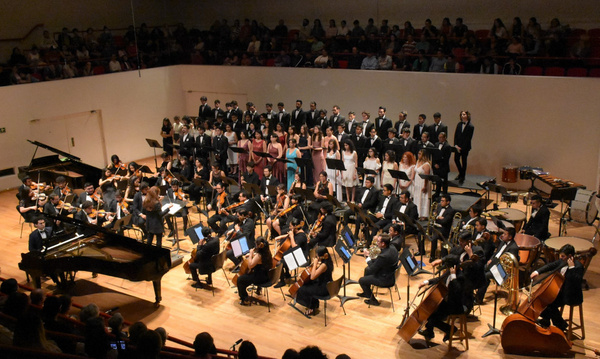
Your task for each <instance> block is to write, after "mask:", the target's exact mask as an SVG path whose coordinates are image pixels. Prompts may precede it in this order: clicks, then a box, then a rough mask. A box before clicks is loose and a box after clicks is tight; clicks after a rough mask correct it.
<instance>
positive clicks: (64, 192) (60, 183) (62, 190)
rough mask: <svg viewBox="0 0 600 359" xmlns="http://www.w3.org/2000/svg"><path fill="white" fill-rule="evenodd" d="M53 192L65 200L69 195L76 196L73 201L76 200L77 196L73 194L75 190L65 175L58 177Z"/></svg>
mask: <svg viewBox="0 0 600 359" xmlns="http://www.w3.org/2000/svg"><path fill="white" fill-rule="evenodd" d="M53 193H56V194H57V195H58V197H59V198H60V199H61V200H63V201H64V200H65V198H66V197H67V196H68V195H73V196H74V198H73V200H72V202H71V203H75V202H76V198H77V196H76V195H74V194H73V190H72V189H71V188H70V187H69V185H68V184H67V179H66V178H65V177H64V176H58V177H56V187H54V191H53Z"/></svg>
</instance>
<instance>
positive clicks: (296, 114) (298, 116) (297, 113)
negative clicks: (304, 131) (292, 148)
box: [292, 100, 307, 133]
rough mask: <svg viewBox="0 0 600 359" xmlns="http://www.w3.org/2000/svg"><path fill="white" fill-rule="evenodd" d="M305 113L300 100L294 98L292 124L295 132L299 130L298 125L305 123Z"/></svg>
mask: <svg viewBox="0 0 600 359" xmlns="http://www.w3.org/2000/svg"><path fill="white" fill-rule="evenodd" d="M306 115H307V113H306V112H305V111H304V110H303V109H302V100H296V109H294V111H292V126H294V128H295V129H296V133H298V132H299V131H300V127H302V125H304V124H306Z"/></svg>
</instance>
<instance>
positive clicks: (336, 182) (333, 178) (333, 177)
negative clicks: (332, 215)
mask: <svg viewBox="0 0 600 359" xmlns="http://www.w3.org/2000/svg"><path fill="white" fill-rule="evenodd" d="M337 154H338V153H337V152H334V153H329V152H328V153H327V155H326V156H325V157H326V158H329V159H334V160H335V159H337V158H336V156H337ZM325 172H327V179H328V180H329V182H331V183H332V184H333V191H334V192H335V194H336V198H337V200H338V201H340V202H341V201H342V198H343V197H342V196H343V193H342V186H341V183H340V178H339V177H338V176H337V172H338V171H336V170H333V169H329V167H327V166H325Z"/></svg>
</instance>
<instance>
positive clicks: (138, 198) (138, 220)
mask: <svg viewBox="0 0 600 359" xmlns="http://www.w3.org/2000/svg"><path fill="white" fill-rule="evenodd" d="M142 203H143V195H142V192H138V193H136V194H135V195H134V196H133V205H132V206H131V213H132V214H133V217H132V218H131V221H132V222H133V224H135V225H136V226H138V227H141V228H142V231H143V232H144V233H146V226H145V225H144V223H146V220H144V219H143V218H142V217H140V214H142V210H143V207H142Z"/></svg>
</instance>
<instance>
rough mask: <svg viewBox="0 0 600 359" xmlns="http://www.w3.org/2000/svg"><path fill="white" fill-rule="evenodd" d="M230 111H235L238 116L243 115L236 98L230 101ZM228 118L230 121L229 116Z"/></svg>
mask: <svg viewBox="0 0 600 359" xmlns="http://www.w3.org/2000/svg"><path fill="white" fill-rule="evenodd" d="M231 113H232V114H233V113H237V115H238V118H242V116H244V113H243V112H242V110H241V109H240V107H239V106H238V102H237V101H236V100H233V101H231ZM228 120H229V121H231V117H229V118H228Z"/></svg>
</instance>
